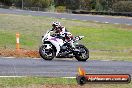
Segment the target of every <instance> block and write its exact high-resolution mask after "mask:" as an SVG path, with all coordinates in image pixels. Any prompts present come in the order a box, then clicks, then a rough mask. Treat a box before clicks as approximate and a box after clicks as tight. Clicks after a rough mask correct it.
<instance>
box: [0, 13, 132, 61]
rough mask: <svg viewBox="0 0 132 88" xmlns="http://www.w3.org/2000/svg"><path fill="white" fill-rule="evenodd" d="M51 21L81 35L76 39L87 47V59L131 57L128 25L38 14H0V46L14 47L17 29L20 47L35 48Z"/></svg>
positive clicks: (126, 58) (131, 43)
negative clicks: (80, 38)
mask: <svg viewBox="0 0 132 88" xmlns="http://www.w3.org/2000/svg"><path fill="white" fill-rule="evenodd" d="M53 21H60V22H61V23H62V24H63V25H64V26H65V27H66V28H67V29H68V30H69V31H70V32H71V33H72V34H73V35H84V36H85V37H84V38H83V39H82V41H80V42H81V43H83V44H84V45H86V47H87V48H89V49H90V59H112V60H130V61H132V55H131V53H132V26H126V25H114V24H103V23H95V22H83V21H78V20H75V21H73V20H65V19H56V18H48V17H41V16H30V15H11V14H10V15H9V14H0V48H7V49H15V41H16V40H15V33H16V32H19V33H20V47H21V48H23V49H30V50H38V47H39V46H40V45H41V36H42V35H43V33H45V32H46V30H47V29H50V28H51V23H52V22H53ZM102 57H103V58H102ZM118 57H119V58H118Z"/></svg>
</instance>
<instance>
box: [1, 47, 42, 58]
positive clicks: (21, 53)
mask: <svg viewBox="0 0 132 88" xmlns="http://www.w3.org/2000/svg"><path fill="white" fill-rule="evenodd" d="M0 56H4V57H31V58H39V57H40V55H39V52H38V51H37V50H23V49H21V50H8V49H4V50H2V49H0Z"/></svg>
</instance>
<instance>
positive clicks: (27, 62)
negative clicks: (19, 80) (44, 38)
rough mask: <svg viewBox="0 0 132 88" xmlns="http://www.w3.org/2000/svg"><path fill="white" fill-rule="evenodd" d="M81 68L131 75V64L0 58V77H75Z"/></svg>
mask: <svg viewBox="0 0 132 88" xmlns="http://www.w3.org/2000/svg"><path fill="white" fill-rule="evenodd" d="M80 66H81V67H83V68H84V69H85V70H86V72H87V73H94V74H95V73H97V74H98V73H101V74H105V73H106V74H131V75H132V62H126V61H100V60H88V61H86V62H78V61H76V60H66V59H65V60H61V59H60V60H58V59H54V60H52V61H45V60H43V59H30V58H28V59H21V58H4V57H3V58H2V57H1V58H0V76H45V77H75V76H76V74H77V73H78V67H80Z"/></svg>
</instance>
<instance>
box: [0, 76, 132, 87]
mask: <svg viewBox="0 0 132 88" xmlns="http://www.w3.org/2000/svg"><path fill="white" fill-rule="evenodd" d="M47 84H48V85H53V84H54V85H62V86H64V88H65V86H66V85H71V86H74V87H75V86H76V87H77V86H78V85H77V82H76V79H68V78H44V77H23V78H0V88H18V87H20V88H21V87H22V88H29V86H31V85H33V86H34V87H33V86H32V87H33V88H38V86H42V85H47ZM36 86H37V87H36ZM82 87H85V88H87V87H88V88H89V87H90V88H131V87H132V83H129V84H120V83H119V84H85V85H83V86H82Z"/></svg>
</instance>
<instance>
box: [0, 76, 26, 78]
mask: <svg viewBox="0 0 132 88" xmlns="http://www.w3.org/2000/svg"><path fill="white" fill-rule="evenodd" d="M22 77H27V76H0V78H22Z"/></svg>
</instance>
